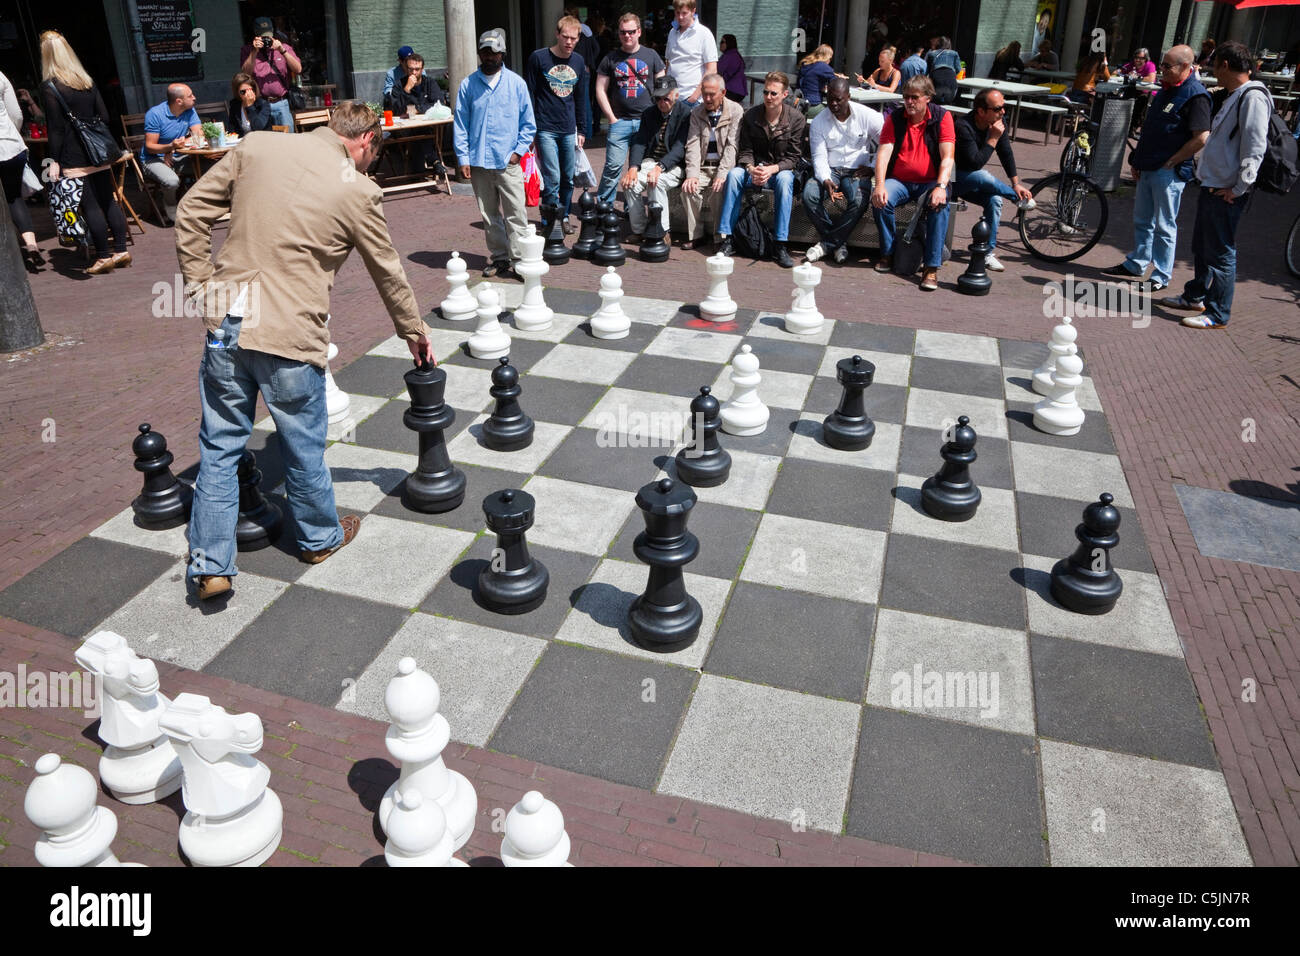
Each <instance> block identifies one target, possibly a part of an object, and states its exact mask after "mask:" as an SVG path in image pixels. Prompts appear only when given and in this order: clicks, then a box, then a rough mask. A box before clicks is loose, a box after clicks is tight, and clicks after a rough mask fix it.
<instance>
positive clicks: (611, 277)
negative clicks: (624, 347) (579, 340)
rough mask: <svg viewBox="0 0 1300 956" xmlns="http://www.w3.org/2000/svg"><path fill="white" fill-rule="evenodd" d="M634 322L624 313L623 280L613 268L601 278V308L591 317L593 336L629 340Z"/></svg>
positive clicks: (607, 269)
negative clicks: (628, 336) (629, 333)
mask: <svg viewBox="0 0 1300 956" xmlns="http://www.w3.org/2000/svg"><path fill="white" fill-rule="evenodd" d="M631 329H632V320H631V319H630V318H628V316H627V313H626V312H624V311H623V279H622V277H621V276H620V275H619V274H618V273H617V272H615V271H614V267H613V266H609V267H607V268H606V269H605V274H604V275H603V276H601V277H600V308H599V309H597V310H596V313H595V314H594V315H593V316H592V317H591V334H592V335H594V336H595V337H596V338H598V339H623V338H627V334H628V332H630V331H631Z"/></svg>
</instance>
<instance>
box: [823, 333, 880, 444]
mask: <svg viewBox="0 0 1300 956" xmlns="http://www.w3.org/2000/svg"><path fill="white" fill-rule="evenodd" d="M875 375H876V366H875V365H873V364H872V363H871V362H868V361H867V360H866V359H864V358H863V357H862V356H861V355H855V356H853V357H852V358H845V359H840V360H839V361H838V362H836V363H835V378H836V379H837V380H838V381H839V383H840V384H841V385H843V386H844V393H843V394H842V395H841V396H840V404H839V407H838V408H836V409H835V411H833V412H831V413H830V414H829V415H827V416H826V420H825V421H824V422H822V437H823V438H825V440H826V444H828V445H830V446H831V447H832V448H838V449H840V450H841V451H858V450H860V449H863V448H867V447H869V446H870V445H871V439H873V438H874V437H875V436H876V423H875V422H873V421H872V420H871V417H870V416H869V415H867V402H866V399H865V398H864V397H863V395H862V392H863V390H864V389H866V388H867V386H869V385H870V384H871V381H872V379H873V378H874V377H875Z"/></svg>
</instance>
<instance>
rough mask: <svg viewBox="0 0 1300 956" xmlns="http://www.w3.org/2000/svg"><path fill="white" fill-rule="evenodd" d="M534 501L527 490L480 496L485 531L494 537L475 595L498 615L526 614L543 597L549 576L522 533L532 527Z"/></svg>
mask: <svg viewBox="0 0 1300 956" xmlns="http://www.w3.org/2000/svg"><path fill="white" fill-rule="evenodd" d="M536 507H537V502H536V500H534V498H533V496H532V495H530V494H529V493H528V492H526V491H516V490H514V489H506V490H505V491H498V492H495V493H494V494H490V495H488V496H487V497H486V498H484V499H483V514H484V516H485V517H486V518H487V527H488V530H489V531H491V532H493V533H494V534H495V535H496V536H497V546H496V548H495V549H493V551H492V560H491V561H489V562H488V566H487V567H485V568H484V569H483V570H482V571H480V572H479V576H478V586H477V587H476V588H475V589H474V597H475V599H476V600H477V601H478V603H479V604H481V605H482V606H483V607H485V608H487V609H488V610H489V611H494V612H496V613H497V614H526V613H527V612H528V611H531V610H533V609H534V608H537V607H540V606H541V604H542V602H543V601H545V600H546V589H547V587H548V586H549V585H550V581H551V575H550V572H549V571H547V570H546V565H544V564H542V562H541V561H538V560H537V559H536V558H534V557H532V556H531V555H530V554H529V553H528V542H527V540H525V538H524V535H525V534H526V533H527V531H528V529H529V528H531V527H532V526H533V516H534V512H535V510H536Z"/></svg>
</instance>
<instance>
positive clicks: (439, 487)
mask: <svg viewBox="0 0 1300 956" xmlns="http://www.w3.org/2000/svg"><path fill="white" fill-rule="evenodd" d="M402 377H403V378H404V379H405V380H406V390H407V391H408V392H409V393H410V395H411V407H410V408H408V409H407V410H406V411H405V413H403V415H402V424H404V425H405V426H406V427H407V428H409V429H411V431H413V432H417V433H418V434H419V436H420V463H419V465H417V466H416V469H415V471H414V472H412V473H411V474H409V475H407V476H406V485H405V486H404V487H403V489H402V504H404V505H405V506H406V507H408V508H410V509H411V510H412V511H420V512H424V513H425V514H441V513H442V512H444V511H451V510H452V509H454V508H457V507H459V506H460V503H461V502H462V501H464V500H465V473H464V472H462V471H461V470H460V469H459V468H457V467H455V466H454V465H452V463H451V456H450V455H449V454H448V453H447V439H446V436H444V435H443V430H444V429H445V428H447V426H449V425H450V424H451V423H452V422H454V421H455V420H456V412H455V410H454V409H453V408H452V407H451V406H450V405H448V404H446V402H444V401H443V393H444V392H445V391H446V388H447V373H446V371H444V370H443V369H441V368H438V367H437V366H435V365H434V364H433V363H432V362H430V363H428V364H420V365H417V366H416V367H415V368H413V369H411V370H410V371H408V372H407V373H406V374H405V375H404V376H402Z"/></svg>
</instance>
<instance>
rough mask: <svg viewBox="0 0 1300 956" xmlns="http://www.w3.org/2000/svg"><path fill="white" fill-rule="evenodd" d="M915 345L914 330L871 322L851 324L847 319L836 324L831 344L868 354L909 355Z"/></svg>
mask: <svg viewBox="0 0 1300 956" xmlns="http://www.w3.org/2000/svg"><path fill="white" fill-rule="evenodd" d="M915 343H916V331H915V330H914V329H905V328H899V327H897V326H893V325H873V324H872V323H870V322H850V321H848V320H847V319H846V320H844V321H840V322H836V323H835V331H833V332H832V333H831V342H830V344H831V345H838V346H842V347H844V348H849V349H862V350H864V351H866V352H900V353H904V354H908V355H910V354H911V352H912V348H913V346H914V345H915ZM867 357H868V358H870V357H871V356H867ZM872 361H875V360H874V359H872Z"/></svg>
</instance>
